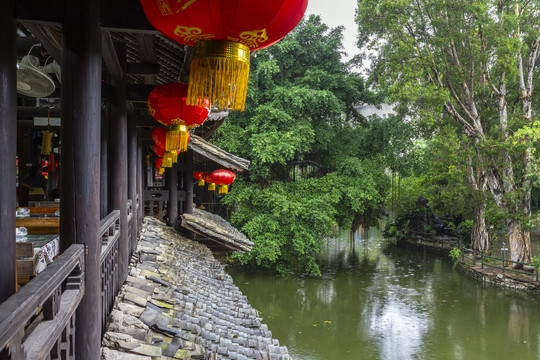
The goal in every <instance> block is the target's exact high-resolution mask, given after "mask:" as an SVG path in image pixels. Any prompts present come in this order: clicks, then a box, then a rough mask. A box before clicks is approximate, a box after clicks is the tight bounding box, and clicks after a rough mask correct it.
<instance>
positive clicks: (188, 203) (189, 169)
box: [184, 149, 193, 214]
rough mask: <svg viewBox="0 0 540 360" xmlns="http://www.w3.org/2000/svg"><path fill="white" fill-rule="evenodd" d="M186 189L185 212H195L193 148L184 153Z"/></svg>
mask: <svg viewBox="0 0 540 360" xmlns="http://www.w3.org/2000/svg"><path fill="white" fill-rule="evenodd" d="M184 190H185V192H186V200H185V202H184V212H185V213H187V214H193V150H191V149H188V151H186V153H185V154H184Z"/></svg>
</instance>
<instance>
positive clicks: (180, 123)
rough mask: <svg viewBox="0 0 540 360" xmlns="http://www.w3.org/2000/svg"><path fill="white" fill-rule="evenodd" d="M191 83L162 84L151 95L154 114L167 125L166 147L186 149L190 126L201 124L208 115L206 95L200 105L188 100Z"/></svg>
mask: <svg viewBox="0 0 540 360" xmlns="http://www.w3.org/2000/svg"><path fill="white" fill-rule="evenodd" d="M187 92H188V86H187V84H181V83H177V82H170V83H167V84H163V85H159V86H156V87H155V88H154V90H152V92H151V93H150V95H149V96H148V110H149V111H150V114H151V115H152V116H153V117H154V119H156V120H157V121H159V122H160V123H162V124H163V125H165V126H167V130H166V133H165V139H166V140H165V141H164V144H165V146H164V149H165V150H167V151H173V150H180V151H182V152H183V151H186V150H187V144H188V142H189V132H188V130H189V129H191V128H194V127H196V126H199V125H201V124H202V123H203V122H204V120H206V118H207V117H208V113H209V112H210V103H209V101H208V99H204V100H203V101H202V102H201V104H200V105H198V106H191V105H187V104H186V98H187Z"/></svg>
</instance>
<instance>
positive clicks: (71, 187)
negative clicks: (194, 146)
mask: <svg viewBox="0 0 540 360" xmlns="http://www.w3.org/2000/svg"><path fill="white" fill-rule="evenodd" d="M63 10H64V11H65V12H64V14H63V24H62V25H63V26H62V99H61V100H62V110H61V115H62V131H61V141H62V168H61V174H60V175H61V181H60V186H61V192H60V199H61V200H60V242H61V249H63V250H65V249H66V248H67V247H68V246H69V245H71V244H73V243H78V244H84V245H85V252H86V255H85V269H86V270H85V276H84V281H85V293H84V297H83V298H82V301H81V303H80V304H79V307H78V308H77V312H76V329H77V331H76V332H75V358H77V359H97V358H99V354H100V342H101V341H100V340H101V276H100V261H99V257H100V253H101V241H100V238H99V220H100V219H99V189H100V186H99V178H100V154H99V153H100V133H101V131H100V130H101V129H100V127H101V125H100V124H101V29H100V26H99V23H100V1H95V0H81V1H75V2H74V1H69V0H68V1H64V2H63Z"/></svg>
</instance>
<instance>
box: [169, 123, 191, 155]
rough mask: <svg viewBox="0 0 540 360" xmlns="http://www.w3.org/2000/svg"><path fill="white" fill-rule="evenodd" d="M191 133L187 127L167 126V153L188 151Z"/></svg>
mask: <svg viewBox="0 0 540 360" xmlns="http://www.w3.org/2000/svg"><path fill="white" fill-rule="evenodd" d="M188 141H189V133H188V129H187V126H186V125H169V126H167V135H166V138H165V150H166V151H178V150H180V151H181V152H185V151H187V146H188Z"/></svg>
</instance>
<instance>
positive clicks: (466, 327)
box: [229, 231, 540, 360]
mask: <svg viewBox="0 0 540 360" xmlns="http://www.w3.org/2000/svg"><path fill="white" fill-rule="evenodd" d="M387 245H388V244H387V242H386V241H385V240H384V239H382V237H381V235H380V232H377V231H366V232H365V233H363V234H360V235H357V236H355V237H354V241H353V242H352V243H351V241H350V237H349V234H343V235H342V237H340V238H338V239H331V240H328V242H327V249H326V253H325V254H324V255H323V256H322V257H321V259H320V262H321V270H322V272H323V276H322V277H321V278H312V277H293V276H291V277H275V276H273V275H269V274H265V273H249V272H245V271H244V270H242V269H241V268H231V269H229V271H230V273H231V275H233V278H234V279H235V283H236V284H237V285H238V286H239V287H240V288H241V290H242V291H243V292H244V294H246V295H247V296H248V299H249V301H250V303H251V304H252V305H253V306H254V307H255V308H257V309H259V310H260V312H261V314H262V316H263V317H264V321H265V322H266V323H267V324H268V325H269V327H270V329H271V330H272V332H273V334H274V336H275V337H276V338H278V339H279V340H280V342H281V343H282V344H284V345H286V346H287V347H288V348H289V352H290V353H291V355H292V356H293V357H294V358H295V359H298V360H319V359H321V360H322V359H355V360H356V359H392V360H393V359H490V360H491V359H493V358H503V359H506V358H512V357H516V356H518V357H521V358H528V359H540V355H539V354H540V352H539V350H540V339H539V337H540V311H539V309H538V300H539V299H538V297H535V296H527V295H516V293H514V292H506V291H504V290H500V289H496V288H493V287H490V286H483V285H482V284H479V283H477V282H475V281H472V280H469V279H466V278H463V277H461V276H459V275H457V274H456V273H455V272H454V271H453V270H452V265H451V263H450V262H449V261H447V259H445V258H440V257H436V256H433V255H431V254H427V253H423V252H421V251H420V252H419V251H416V250H414V251H410V250H406V249H400V248H396V247H394V246H387Z"/></svg>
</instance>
